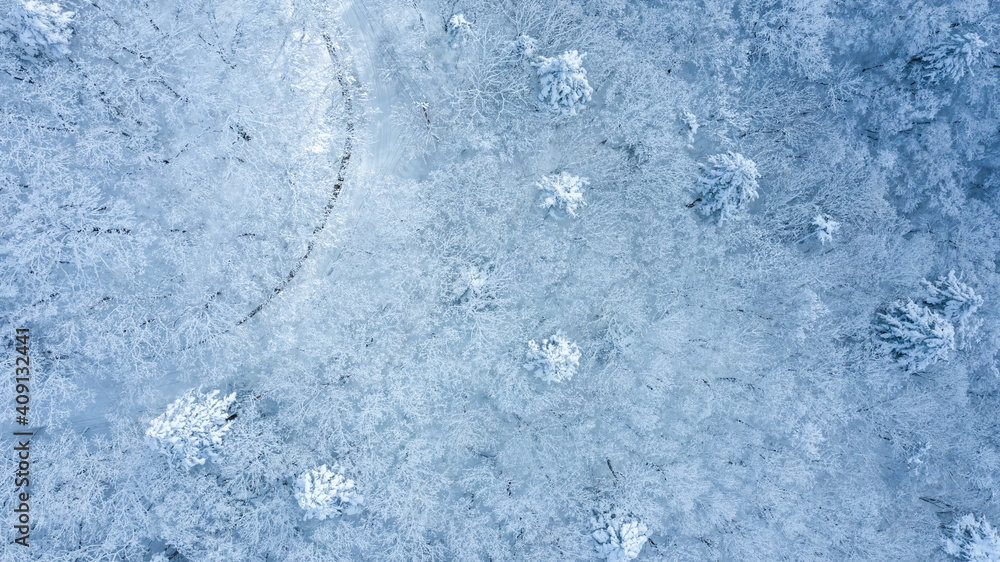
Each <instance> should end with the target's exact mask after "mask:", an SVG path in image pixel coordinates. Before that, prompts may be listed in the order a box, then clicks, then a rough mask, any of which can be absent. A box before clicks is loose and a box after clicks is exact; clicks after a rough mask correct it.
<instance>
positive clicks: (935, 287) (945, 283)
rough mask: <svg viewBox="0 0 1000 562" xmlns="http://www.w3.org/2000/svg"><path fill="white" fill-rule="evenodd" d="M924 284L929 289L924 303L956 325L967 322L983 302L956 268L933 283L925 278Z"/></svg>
mask: <svg viewBox="0 0 1000 562" xmlns="http://www.w3.org/2000/svg"><path fill="white" fill-rule="evenodd" d="M923 285H924V287H925V288H926V289H927V296H925V297H924V304H926V305H927V306H928V307H930V308H932V309H934V310H936V311H938V312H940V313H941V314H942V315H944V317H945V318H947V319H948V320H949V321H951V323H952V324H955V325H956V326H957V325H959V324H964V323H965V322H967V321H968V320H969V318H970V317H971V316H972V315H973V314H975V312H976V311H977V310H979V307H980V306H982V304H983V297H981V296H979V295H978V294H976V291H975V290H974V289H973V288H972V287H970V286H969V285H967V284H966V283H963V282H962V278H961V276H957V275H955V271H954V270H952V271H949V272H948V275H942V276H941V277H938V278H937V279H935V280H934V282H933V283H932V282H930V281H927V280H926V279H925V280H924V281H923Z"/></svg>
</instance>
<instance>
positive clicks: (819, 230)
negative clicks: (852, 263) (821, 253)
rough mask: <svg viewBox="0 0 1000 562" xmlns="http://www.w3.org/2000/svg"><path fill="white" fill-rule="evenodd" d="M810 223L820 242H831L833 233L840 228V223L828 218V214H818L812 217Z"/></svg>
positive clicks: (824, 243)
mask: <svg viewBox="0 0 1000 562" xmlns="http://www.w3.org/2000/svg"><path fill="white" fill-rule="evenodd" d="M812 225H813V227H814V228H815V232H816V236H817V237H818V238H819V242H820V244H823V245H826V243H827V242H830V243H832V242H833V233H834V232H837V231H838V230H840V223H839V222H837V221H835V220H833V219H832V218H830V215H823V214H819V215H816V216H815V217H814V218H813V221H812Z"/></svg>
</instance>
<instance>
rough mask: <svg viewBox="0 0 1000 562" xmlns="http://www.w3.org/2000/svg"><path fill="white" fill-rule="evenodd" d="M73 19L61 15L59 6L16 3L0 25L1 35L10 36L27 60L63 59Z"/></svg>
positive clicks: (70, 14)
mask: <svg viewBox="0 0 1000 562" xmlns="http://www.w3.org/2000/svg"><path fill="white" fill-rule="evenodd" d="M72 19H73V12H70V11H64V10H63V9H62V8H60V7H59V4H44V3H42V2H37V1H35V0H26V1H19V2H17V3H16V4H15V6H14V9H13V10H11V12H10V15H9V16H7V19H6V20H4V22H3V23H2V24H0V31H7V32H10V33H11V34H13V35H14V37H15V39H16V40H17V43H18V44H19V45H20V46H21V48H22V49H24V51H25V52H26V53H27V54H28V55H29V56H32V57H34V56H39V55H47V56H50V57H57V56H66V55H68V54H69V38H70V35H72V33H73V30H72V29H71V28H70V22H71V21H72Z"/></svg>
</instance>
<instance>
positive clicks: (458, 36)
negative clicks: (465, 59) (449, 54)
mask: <svg viewBox="0 0 1000 562" xmlns="http://www.w3.org/2000/svg"><path fill="white" fill-rule="evenodd" d="M445 28H446V29H447V31H448V44H449V45H451V48H452V49H457V48H459V47H461V46H462V45H465V42H466V41H468V40H469V34H470V33H472V23H471V22H470V21H469V20H467V19H465V14H455V15H453V16H451V19H449V20H448V25H447V26H445Z"/></svg>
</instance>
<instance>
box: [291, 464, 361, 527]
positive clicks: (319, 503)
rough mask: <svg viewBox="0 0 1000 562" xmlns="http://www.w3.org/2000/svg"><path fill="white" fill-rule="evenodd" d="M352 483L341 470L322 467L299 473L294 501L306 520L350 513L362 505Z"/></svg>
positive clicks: (335, 466) (336, 467) (339, 468)
mask: <svg viewBox="0 0 1000 562" xmlns="http://www.w3.org/2000/svg"><path fill="white" fill-rule="evenodd" d="M354 488H355V485H354V480H351V479H349V478H347V477H345V476H344V469H343V468H342V467H340V466H338V465H334V467H333V468H332V469H331V468H329V467H327V465H325V464H324V465H322V466H319V467H317V468H314V469H312V470H310V471H308V472H305V473H303V474H300V475H299V477H298V478H296V479H295V500H296V501H298V502H299V507H301V508H302V509H304V510H305V512H306V514H305V518H306V519H313V518H315V519H319V520H320V521H322V520H324V519H326V518H327V517H332V516H334V515H340V514H341V513H348V514H350V513H353V512H354V511H356V509H357V508H358V506H360V505H361V504H362V503H364V497H362V496H361V494H359V493H358V492H357V491H356V490H355V489H354Z"/></svg>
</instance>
